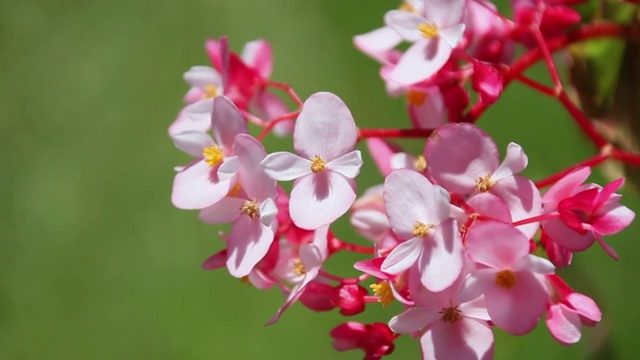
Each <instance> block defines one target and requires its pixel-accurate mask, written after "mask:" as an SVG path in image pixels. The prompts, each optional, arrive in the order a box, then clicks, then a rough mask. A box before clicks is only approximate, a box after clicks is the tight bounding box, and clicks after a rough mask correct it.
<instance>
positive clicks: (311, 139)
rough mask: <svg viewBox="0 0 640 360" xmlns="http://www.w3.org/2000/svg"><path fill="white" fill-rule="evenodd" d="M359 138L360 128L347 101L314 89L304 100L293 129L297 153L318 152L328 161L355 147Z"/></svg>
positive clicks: (306, 155)
mask: <svg viewBox="0 0 640 360" xmlns="http://www.w3.org/2000/svg"><path fill="white" fill-rule="evenodd" d="M357 138H358V129H357V128H356V124H355V122H354V120H353V116H352V115H351V112H350V111H349V109H348V108H347V105H346V104H345V103H344V102H343V101H342V99H340V98H339V97H338V96H336V95H334V94H332V93H328V92H319V93H315V94H313V95H311V96H310V97H309V98H308V99H307V101H305V102H304V104H303V105H302V111H301V112H300V115H299V116H298V119H297V120H296V127H295V130H294V133H293V142H294V147H295V149H296V152H297V153H298V154H300V155H302V156H303V157H306V158H308V159H311V158H312V157H313V156H315V155H319V156H320V157H322V159H324V160H325V161H331V160H333V159H336V158H338V157H340V156H342V155H344V154H346V153H348V152H350V151H351V150H353V147H354V146H355V144H356V140H357Z"/></svg>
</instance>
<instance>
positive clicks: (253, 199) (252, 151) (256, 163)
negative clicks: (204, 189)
mask: <svg viewBox="0 0 640 360" xmlns="http://www.w3.org/2000/svg"><path fill="white" fill-rule="evenodd" d="M233 150H234V152H235V154H236V155H237V159H238V164H239V183H240V186H241V187H240V189H239V190H238V191H237V193H234V192H231V193H230V194H229V196H226V197H224V198H223V199H221V200H220V201H218V202H216V203H215V204H214V205H211V206H209V207H207V208H205V209H203V210H202V211H201V212H200V219H201V220H202V221H204V222H207V223H210V224H225V223H229V222H231V223H233V225H232V227H231V232H230V233H229V236H228V239H227V269H229V273H231V275H233V276H235V277H238V278H240V277H243V276H246V275H248V274H249V273H250V272H251V270H252V269H253V268H254V266H256V264H257V263H258V262H259V261H260V260H261V259H262V258H263V257H264V256H265V255H266V254H267V251H269V248H270V247H271V244H272V242H273V240H274V233H275V230H276V228H277V222H276V221H275V219H276V214H277V212H278V210H277V208H276V204H275V199H276V194H277V191H276V184H275V181H273V180H272V179H271V178H270V177H269V176H267V174H265V173H264V171H263V170H262V168H261V167H260V161H262V159H263V158H264V157H265V156H266V152H265V150H264V148H263V147H262V144H260V143H259V142H258V141H257V140H256V139H254V138H253V137H251V136H250V135H247V134H239V135H238V136H237V137H236V141H235V143H234V145H233Z"/></svg>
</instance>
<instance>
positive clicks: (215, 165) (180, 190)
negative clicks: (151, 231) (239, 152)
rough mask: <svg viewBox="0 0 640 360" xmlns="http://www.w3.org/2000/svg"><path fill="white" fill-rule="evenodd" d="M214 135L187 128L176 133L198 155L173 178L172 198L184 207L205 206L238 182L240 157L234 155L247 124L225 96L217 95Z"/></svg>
mask: <svg viewBox="0 0 640 360" xmlns="http://www.w3.org/2000/svg"><path fill="white" fill-rule="evenodd" d="M211 128H212V130H213V138H212V137H211V136H209V135H208V134H207V133H204V132H199V131H186V132H182V133H178V134H175V135H173V136H172V139H173V142H174V144H175V145H176V146H177V147H178V148H179V149H180V150H182V151H184V152H186V153H187V154H190V155H192V156H195V157H196V161H195V162H192V163H191V164H189V165H188V166H186V167H185V168H184V169H182V170H181V171H180V172H179V173H178V174H176V177H175V179H174V181H173V192H172V194H171V201H172V202H173V205H174V206H176V207H178V208H180V209H203V208H205V207H207V206H209V205H212V204H214V203H216V202H217V201H219V200H220V199H222V198H223V197H224V196H225V195H227V193H228V192H229V190H230V189H231V187H232V186H233V185H234V183H235V174H236V173H237V171H238V159H237V158H236V157H235V156H233V142H234V139H235V137H236V135H237V134H243V133H247V124H246V122H245V121H244V119H242V115H241V114H240V112H239V111H238V109H237V108H236V106H235V105H234V104H233V103H232V102H231V100H229V99H228V98H226V97H224V96H218V97H216V98H215V99H214V109H213V113H212V114H211Z"/></svg>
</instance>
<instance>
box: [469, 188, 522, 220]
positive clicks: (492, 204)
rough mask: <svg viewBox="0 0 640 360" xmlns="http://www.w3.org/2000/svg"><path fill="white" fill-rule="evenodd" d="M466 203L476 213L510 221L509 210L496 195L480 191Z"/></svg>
mask: <svg viewBox="0 0 640 360" xmlns="http://www.w3.org/2000/svg"><path fill="white" fill-rule="evenodd" d="M467 204H469V206H471V207H472V208H473V210H475V211H476V212H477V213H478V214H480V215H483V216H486V217H489V218H491V219H494V220H498V221H502V222H505V223H511V221H512V220H511V212H510V211H509V208H508V207H507V205H506V204H505V203H504V201H502V200H501V199H500V198H499V197H497V196H496V195H493V194H492V193H489V192H484V193H483V192H481V193H478V194H476V195H473V196H472V197H471V198H469V199H468V200H467Z"/></svg>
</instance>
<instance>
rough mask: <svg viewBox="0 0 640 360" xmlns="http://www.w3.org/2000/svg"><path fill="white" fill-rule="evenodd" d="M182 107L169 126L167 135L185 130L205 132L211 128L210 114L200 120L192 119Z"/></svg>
mask: <svg viewBox="0 0 640 360" xmlns="http://www.w3.org/2000/svg"><path fill="white" fill-rule="evenodd" d="M188 108H189V107H188V106H187V107H185V108H183V109H182V110H181V111H180V113H179V114H178V116H177V117H176V119H175V120H174V121H173V123H172V124H171V126H169V135H170V136H173V135H175V134H179V133H181V132H185V131H200V132H207V131H209V129H210V128H211V121H210V116H204V117H203V118H202V120H201V121H199V122H198V121H194V120H193V119H191V118H190V117H189V116H188V114H187V109H188Z"/></svg>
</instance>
